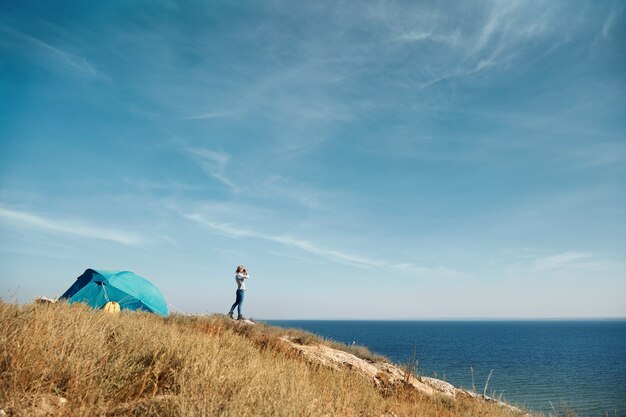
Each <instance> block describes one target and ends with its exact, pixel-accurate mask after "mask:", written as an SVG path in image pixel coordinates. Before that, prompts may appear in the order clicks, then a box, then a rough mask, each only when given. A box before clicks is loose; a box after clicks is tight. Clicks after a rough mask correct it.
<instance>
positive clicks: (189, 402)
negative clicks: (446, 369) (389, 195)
mask: <svg viewBox="0 0 626 417" xmlns="http://www.w3.org/2000/svg"><path fill="white" fill-rule="evenodd" d="M320 343H321V344H323V345H324V347H322V348H320V347H318V345H319V344H320ZM328 345H330V346H328ZM337 348H340V349H342V351H350V350H352V352H348V353H345V355H348V356H346V357H348V358H349V359H350V361H354V360H356V359H357V358H356V357H353V356H352V353H355V354H356V355H357V356H358V357H360V358H365V359H366V360H364V361H362V363H368V364H374V365H375V366H378V367H379V368H381V369H387V368H389V367H393V366H392V365H391V364H382V363H381V361H382V360H383V358H380V357H375V356H373V355H371V354H370V353H369V352H367V350H366V349H364V348H352V347H347V346H340V345H339V344H334V345H333V344H332V343H330V342H327V341H324V340H322V339H321V338H318V337H316V336H314V335H311V334H307V333H304V332H299V331H286V330H284V329H279V328H276V327H271V326H265V325H256V326H247V325H242V324H240V323H236V322H233V321H231V320H228V319H225V318H224V317H223V316H210V317H198V316H183V315H174V316H171V317H170V318H167V319H164V318H160V317H158V316H156V315H153V314H142V313H126V312H123V313H122V314H121V315H120V316H114V315H110V314H106V313H102V312H98V311H94V310H91V309H89V308H88V307H86V306H82V305H71V306H70V305H67V304H65V303H57V304H49V305H36V304H30V305H25V306H16V305H11V304H6V303H3V302H1V301H0V349H1V351H0V409H1V410H3V412H4V413H5V414H8V415H16V416H33V415H85V416H95V415H103V416H104V415H106V416H127V415H155V416H157V415H162V416H206V415H223V416H238V417H243V416H424V417H425V416H441V417H446V416H450V417H452V416H479V415H480V416H485V417H492V416H493V417H495V416H511V417H512V416H521V415H523V413H522V412H520V411H516V410H515V409H514V408H511V407H508V406H502V405H501V404H500V405H499V404H497V403H495V402H490V401H485V400H483V399H480V398H474V397H472V396H470V395H446V394H445V393H443V391H445V390H443V391H442V390H437V389H434V390H433V391H432V392H430V393H428V392H426V391H423V390H419V389H416V382H419V383H427V382H428V381H426V382H424V381H420V380H419V379H415V378H412V377H411V375H407V374H406V373H405V374H398V375H397V378H395V379H394V378H393V377H390V376H388V375H387V376H386V375H385V374H384V372H383V373H379V372H378V371H377V372H376V373H375V374H373V376H374V378H371V377H368V375H367V374H364V373H363V372H360V371H359V369H358V367H355V366H354V365H349V364H346V363H342V362H341V361H335V362H334V363H325V362H324V361H323V360H315V359H314V357H313V356H311V355H310V354H306V351H307V350H317V351H322V350H324V351H325V350H328V349H330V352H331V356H332V355H336V354H335V353H332V352H337V350H336V349H337ZM339 356H341V355H339ZM352 358H354V359H352ZM355 363H356V362H355ZM376 363H378V365H376ZM351 367H352V368H354V369H350V368H351ZM394 368H395V367H394ZM396 369H398V372H401V371H400V370H399V368H396ZM394 372H395V371H394ZM403 375H404V376H406V378H404V377H403ZM433 383H434V384H435V385H436V382H433ZM435 388H436V387H435Z"/></svg>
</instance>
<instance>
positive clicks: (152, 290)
mask: <svg viewBox="0 0 626 417" xmlns="http://www.w3.org/2000/svg"><path fill="white" fill-rule="evenodd" d="M61 299H62V300H63V299H65V300H67V301H68V302H69V303H77V302H80V303H85V304H87V305H89V306H91V307H93V308H97V309H100V308H102V307H103V306H104V305H105V304H106V303H108V302H109V301H115V302H117V303H119V305H120V308H121V309H122V310H145V311H150V312H152V313H156V314H158V315H160V316H163V317H167V315H168V309H167V302H166V301H165V298H164V297H163V294H161V291H159V289H158V288H157V287H155V286H154V284H152V283H151V282H150V281H148V280H147V279H145V278H142V277H140V276H139V275H135V274H134V273H133V272H130V271H96V270H95V269H88V270H86V271H85V272H84V273H83V274H82V275H81V276H79V277H78V278H77V279H76V282H75V283H74V284H72V286H71V287H70V288H68V290H67V291H65V293H63V295H62V296H61Z"/></svg>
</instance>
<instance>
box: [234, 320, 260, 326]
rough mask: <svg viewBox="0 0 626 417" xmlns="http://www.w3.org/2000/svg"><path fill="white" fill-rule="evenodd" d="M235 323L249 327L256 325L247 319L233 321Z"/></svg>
mask: <svg viewBox="0 0 626 417" xmlns="http://www.w3.org/2000/svg"><path fill="white" fill-rule="evenodd" d="M235 322H236V323H237V324H239V325H250V326H254V325H255V324H256V323H255V322H253V321H252V320H248V319H243V320H235Z"/></svg>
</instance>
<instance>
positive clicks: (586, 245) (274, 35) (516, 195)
mask: <svg viewBox="0 0 626 417" xmlns="http://www.w3.org/2000/svg"><path fill="white" fill-rule="evenodd" d="M625 17H626V6H625V4H624V3H623V2H621V1H577V2H571V1H555V0H550V1H545V2H544V1H467V2H456V1H444V2H440V1H438V2H434V1H433V2H421V1H406V2H405V1H316V2H299V1H266V2H258V1H238V2H232V1H173V0H172V1H169V0H168V1H164V0H151V1H133V2H127V1H115V0H113V1H107V2H83V1H62V2H61V1H46V2H39V1H28V0H24V1H19V2H10V1H5V2H1V3H0V97H1V99H0V298H2V299H3V300H5V301H17V302H20V303H26V302H30V301H32V300H33V299H34V298H35V297H36V296H42V295H43V296H49V297H56V296H59V295H60V294H62V293H63V292H64V291H65V290H66V289H67V288H68V287H69V286H70V285H71V284H72V283H73V281H74V280H75V278H76V277H78V276H79V275H81V274H82V272H83V271H84V270H85V269H87V268H94V269H107V270H110V269H113V270H131V271H134V272H135V273H137V274H139V275H141V276H143V277H145V278H148V279H149V280H151V281H152V282H153V283H155V284H156V285H157V286H158V287H159V288H160V289H161V291H162V292H163V294H164V295H165V297H166V299H167V301H168V303H169V304H170V309H171V311H178V312H186V313H215V312H218V313H225V312H227V311H228V309H229V307H230V305H231V304H232V302H233V301H234V296H235V289H236V285H235V281H234V270H235V267H236V266H237V265H239V264H243V265H245V266H247V268H248V270H249V272H250V279H249V282H248V283H247V287H248V291H247V293H246V299H245V303H244V311H243V312H244V315H246V316H252V317H254V318H260V319H272V318H275V319H302V318H317V319H446V318H448V319H450V318H465V319H475V318H574V317H592V318H597V317H626V95H625V93H626V88H625V87H626V85H625V82H626V42H625V40H626V33H625V32H626V31H625V28H626V25H625V22H626V21H625Z"/></svg>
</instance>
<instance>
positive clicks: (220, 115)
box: [181, 110, 242, 120]
mask: <svg viewBox="0 0 626 417" xmlns="http://www.w3.org/2000/svg"><path fill="white" fill-rule="evenodd" d="M241 113H242V112H241V111H235V110H217V111H212V112H206V113H199V114H194V115H190V116H185V117H181V120H201V119H225V118H229V117H235V116H238V115H240V114H241Z"/></svg>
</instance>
